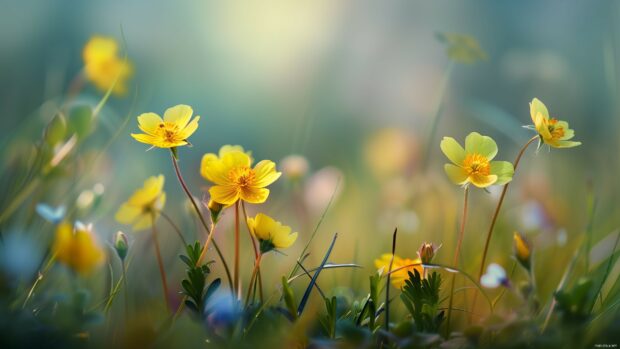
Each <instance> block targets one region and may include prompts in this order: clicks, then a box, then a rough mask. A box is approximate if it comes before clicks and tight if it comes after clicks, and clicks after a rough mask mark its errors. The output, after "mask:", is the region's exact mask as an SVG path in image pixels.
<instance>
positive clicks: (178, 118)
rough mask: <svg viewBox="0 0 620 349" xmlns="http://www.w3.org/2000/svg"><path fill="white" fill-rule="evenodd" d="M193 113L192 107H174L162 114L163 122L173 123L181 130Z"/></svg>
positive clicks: (183, 105)
mask: <svg viewBox="0 0 620 349" xmlns="http://www.w3.org/2000/svg"><path fill="white" fill-rule="evenodd" d="M193 112H194V111H193V110H192V107H190V106H189V105H185V104H179V105H175V106H174V107H171V108H168V109H166V111H165V112H164V121H165V122H170V123H173V124H175V125H177V126H178V127H179V129H180V130H182V129H183V128H185V126H186V125H187V123H188V122H189V119H190V118H191V117H192V113H193Z"/></svg>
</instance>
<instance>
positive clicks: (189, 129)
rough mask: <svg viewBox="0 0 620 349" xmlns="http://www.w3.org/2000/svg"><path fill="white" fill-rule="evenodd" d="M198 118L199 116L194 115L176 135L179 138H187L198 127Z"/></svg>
mask: <svg viewBox="0 0 620 349" xmlns="http://www.w3.org/2000/svg"><path fill="white" fill-rule="evenodd" d="M198 120H200V116H197V117H195V118H194V119H193V120H192V121H191V122H190V123H189V124H187V126H185V128H184V129H183V130H182V131H181V132H179V134H178V135H177V137H178V138H179V139H188V138H189V136H191V135H192V134H193V133H194V132H196V130H197V129H198Z"/></svg>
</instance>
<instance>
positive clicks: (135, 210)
mask: <svg viewBox="0 0 620 349" xmlns="http://www.w3.org/2000/svg"><path fill="white" fill-rule="evenodd" d="M141 213H142V208H141V207H136V206H131V205H128V204H127V203H124V204H122V205H121V207H119V209H118V211H116V215H114V219H116V221H117V222H119V223H121V224H133V222H134V221H136V219H137V218H138V216H139V215H140V214H141Z"/></svg>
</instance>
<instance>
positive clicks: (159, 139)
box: [131, 104, 200, 148]
mask: <svg viewBox="0 0 620 349" xmlns="http://www.w3.org/2000/svg"><path fill="white" fill-rule="evenodd" d="M193 113H194V110H193V109H192V107H190V106H189V105H184V104H179V105H176V106H174V107H172V108H168V109H166V111H165V112H164V118H163V120H162V118H161V117H160V116H159V115H157V114H155V113H144V114H140V115H139V116H138V127H139V128H140V130H142V131H143V132H144V133H132V134H131V136H132V137H133V138H135V140H137V141H138V142H141V143H146V144H150V145H152V146H154V147H158V148H174V147H180V146H183V145H187V144H189V142H188V141H187V139H188V138H189V137H190V136H191V135H192V134H193V133H194V132H196V130H197V129H198V120H200V116H196V117H195V118H193V119H192V121H190V119H191V118H192V114H193Z"/></svg>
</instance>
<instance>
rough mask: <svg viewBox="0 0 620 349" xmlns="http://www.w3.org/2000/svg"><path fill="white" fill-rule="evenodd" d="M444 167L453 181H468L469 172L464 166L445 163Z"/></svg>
mask: <svg viewBox="0 0 620 349" xmlns="http://www.w3.org/2000/svg"><path fill="white" fill-rule="evenodd" d="M443 168H444V170H445V171H446V174H447V175H448V178H450V180H451V181H452V183H454V184H459V185H461V184H465V182H467V172H466V171H465V170H464V169H463V168H462V167H459V166H456V165H453V164H445V165H444V166H443Z"/></svg>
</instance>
